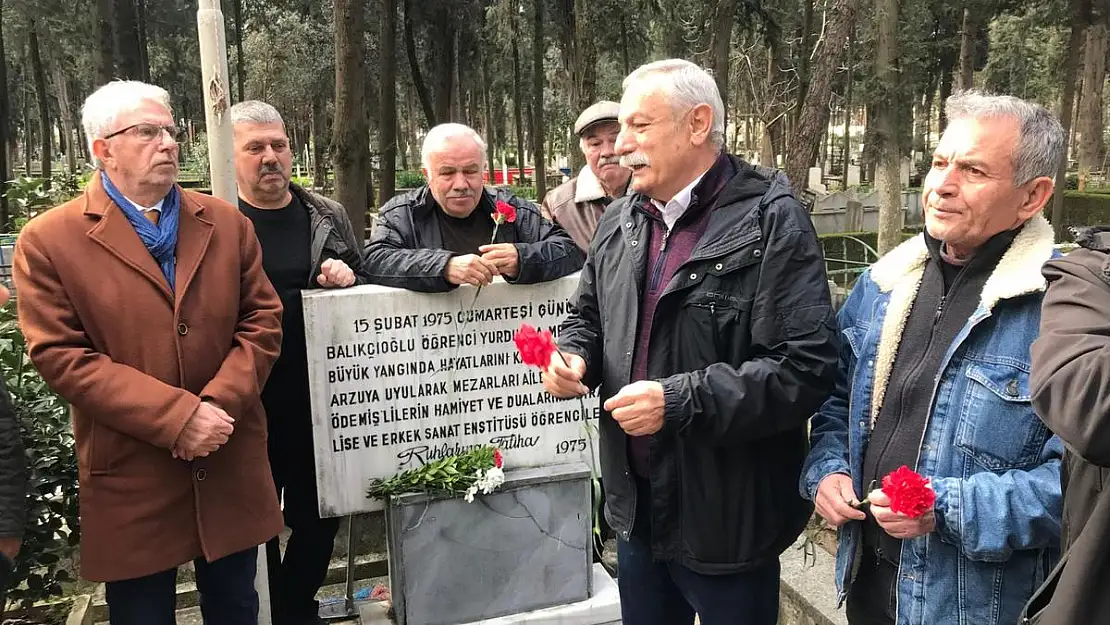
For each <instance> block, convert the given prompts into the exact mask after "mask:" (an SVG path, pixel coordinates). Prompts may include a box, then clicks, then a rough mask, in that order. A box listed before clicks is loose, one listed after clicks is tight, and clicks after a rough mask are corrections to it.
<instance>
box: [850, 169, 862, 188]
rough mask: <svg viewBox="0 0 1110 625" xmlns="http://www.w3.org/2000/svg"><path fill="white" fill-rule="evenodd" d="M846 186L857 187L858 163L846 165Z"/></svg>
mask: <svg viewBox="0 0 1110 625" xmlns="http://www.w3.org/2000/svg"><path fill="white" fill-rule="evenodd" d="M848 186H849V187H858V186H859V165H849V166H848Z"/></svg>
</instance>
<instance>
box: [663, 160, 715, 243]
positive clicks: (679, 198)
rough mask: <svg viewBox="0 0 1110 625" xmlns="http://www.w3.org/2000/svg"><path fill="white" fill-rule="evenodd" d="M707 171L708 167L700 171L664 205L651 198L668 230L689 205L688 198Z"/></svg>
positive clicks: (671, 228) (672, 227)
mask: <svg viewBox="0 0 1110 625" xmlns="http://www.w3.org/2000/svg"><path fill="white" fill-rule="evenodd" d="M708 171H709V169H706V170H705V171H703V172H701V175H700V176H698V177H697V178H694V180H693V182H691V183H690V184H688V185H686V188H684V189H683V190H681V191H679V192H678V193H676V194H675V196H674V197H673V198H671V201H670V202H667V204H666V205H664V204H663V203H662V202H660V201H659V200H656V199H654V198H653V199H652V200H651V203H652V204H654V205H655V208H658V209H659V212H660V213H662V214H663V223H665V224H667V231H668V232H669V231H671V230H673V229H674V225H675V223H677V222H678V220H679V219H680V218H682V215H683V213H685V212H686V209H687V208H689V207H690V198H691V196H693V194H694V188H695V187H697V186H698V183H699V182H701V179H702V178H704V177H705V174H706V172H708Z"/></svg>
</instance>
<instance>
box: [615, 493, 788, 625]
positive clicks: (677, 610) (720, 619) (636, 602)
mask: <svg viewBox="0 0 1110 625" xmlns="http://www.w3.org/2000/svg"><path fill="white" fill-rule="evenodd" d="M650 511H651V492H650V488H649V487H648V486H647V484H646V483H644V482H642V481H641V480H637V499H636V522H635V523H634V525H633V529H632V535H631V536H629V537H628V540H623V539H620V538H618V539H617V569H618V575H617V585H618V586H619V588H620V595H621V622H622V623H624V625H693V623H694V615H695V613H696V614H697V616H698V618H699V619H700V621H701V623H702V624H703V625H774V624H775V623H776V622H778V615H779V561H778V559H777V558H775V559H772V560H769V561H768V562H767V563H766V564H764V565H763V566H761V567H759V568H756V569H752V570H750V571H744V572H742V573H732V574H727V575H705V574H702V573H697V572H695V571H692V570H690V569H688V568H686V567H684V566H682V565H680V564H676V563H673V562H661V561H657V560H655V559H654V558H653V556H652V552H651V514H650Z"/></svg>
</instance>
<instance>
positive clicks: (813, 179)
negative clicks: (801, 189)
mask: <svg viewBox="0 0 1110 625" xmlns="http://www.w3.org/2000/svg"><path fill="white" fill-rule="evenodd" d="M808 182H809V184H808V186H809V188H810V189H813V190H814V191H817V192H818V193H825V192H826V191H827V189H826V187H825V183H824V182H823V181H822V178H821V168H820V167H810V168H809V181H808Z"/></svg>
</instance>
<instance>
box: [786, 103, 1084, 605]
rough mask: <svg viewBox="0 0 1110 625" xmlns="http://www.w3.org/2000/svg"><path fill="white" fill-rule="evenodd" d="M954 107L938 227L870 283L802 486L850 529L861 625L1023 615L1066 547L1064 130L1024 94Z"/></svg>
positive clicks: (844, 311)
mask: <svg viewBox="0 0 1110 625" xmlns="http://www.w3.org/2000/svg"><path fill="white" fill-rule="evenodd" d="M945 110H946V113H947V116H948V127H947V128H946V129H945V131H944V134H943V136H942V137H941V139H940V142H939V143H938V144H937V148H936V151H935V152H934V153H933V161H932V169H930V171H929V173H928V175H927V176H926V178H925V184H924V188H923V190H922V202H923V204H924V208H925V232H924V233H922V234H920V235H918V236H916V237H914V238H913V239H910V240H909V241H906V242H905V243H903V244H902V245H901V246H899V247H897V248H895V249H894V250H893V251H891V252H890V253H889V254H887V255H885V256H883V257H882V258H881V259H879V261H878V262H876V263H875V264H874V265H872V266H871V267H870V268H869V269H868V270H867V271H866V272H864V274H863V275H862V276H860V278H859V280H858V281H857V282H856V286H855V288H854V289H853V290H852V294H851V296H850V297H849V298H848V301H847V302H845V304H844V306H843V307H842V308H841V309H840V313H839V322H840V331H841V333H842V334H843V336H844V338H845V340H844V342H843V344H842V345H841V350H840V371H839V375H838V382H837V385H836V390H835V391H834V392H833V395H832V397H830V398H829V399H828V401H826V402H825V404H824V405H823V406H822V407H821V409H820V410H819V411H818V412H817V414H816V415H815V416H814V417H813V421H812V424H811V432H812V433H811V438H812V451H811V452H810V454H809V458H808V459H807V461H806V469H805V474H804V476H803V478H802V480H801V491H802V494H803V495H805V496H806V497H808V498H810V499H812V500H813V501H814V502H815V503H816V504H817V512H818V513H819V514H820V515H821V516H822V517H824V518H825V520H826V521H827V522H828V523H829V525H832V526H833V527H837V528H839V530H840V532H839V541H838V545H837V562H836V564H837V566H836V584H837V590H838V591H839V598H840V601H844V600H845V598H846V599H847V602H848V605H847V614H848V622H849V623H850V624H851V625H882V624H887V625H893V624H894V623H898V624H899V625H933V624H936V623H981V624H987V623H990V624H992V625H993V624H996V623H997V624H1003V623H1005V624H1010V623H1017V622H1018V619H1019V615H1020V612H1021V609H1022V606H1023V604H1024V603H1025V602H1026V600H1027V599H1029V596H1030V595H1031V593H1032V592H1033V590H1034V589H1035V588H1036V586H1037V584H1039V583H1040V581H1041V580H1043V579H1044V578H1045V576H1046V575H1047V574H1048V572H1049V571H1050V570H1051V568H1052V563H1053V561H1054V560H1055V559H1056V558H1057V557H1058V555H1059V543H1060V528H1061V493H1060V458H1061V455H1062V453H1063V445H1062V444H1061V442H1060V439H1059V438H1057V437H1055V436H1053V435H1052V432H1050V431H1049V430H1048V429H1047V428H1046V427H1045V425H1044V424H1043V423H1042V422H1041V420H1040V419H1038V418H1037V415H1036V413H1035V412H1034V411H1033V406H1032V405H1031V404H1030V395H1031V388H1030V377H1029V373H1030V364H1031V363H1030V346H1031V345H1032V344H1033V341H1034V339H1036V338H1037V335H1038V333H1039V322H1040V319H1041V300H1042V299H1043V298H1044V295H1045V279H1044V278H1043V277H1042V276H1041V266H1042V265H1043V264H1044V263H1045V261H1047V260H1049V259H1050V258H1052V257H1053V256H1055V255H1056V252H1054V249H1053V241H1052V238H1053V234H1052V227H1051V226H1050V225H1049V224H1048V221H1046V220H1045V218H1044V217H1043V216H1041V214H1040V213H1041V210H1042V209H1043V208H1044V206H1045V203H1046V202H1048V200H1049V198H1051V197H1052V191H1053V179H1054V176H1055V174H1056V170H1057V167H1058V166H1059V165H1060V161H1061V159H1063V158H1064V145H1065V136H1064V132H1063V129H1062V128H1061V126H1060V123H1059V122H1058V121H1056V119H1055V118H1053V117H1052V115H1051V114H1050V113H1049V112H1048V111H1046V110H1045V109H1044V108H1042V107H1040V106H1038V105H1036V104H1032V103H1029V102H1025V101H1023V100H1020V99H1018V98H1014V97H1010V96H991V95H984V94H981V93H978V92H974V91H972V92H965V93H961V94H957V95H954V96H952V97H950V98H949V99H948V101H947V103H946V106H945ZM903 466H908V467H910V468H911V469H914V470H916V471H917V472H918V473H920V474H921V475H923V476H924V477H926V478H928V479H929V487H930V488H931V489H932V490H933V491H934V492H935V495H936V497H935V503H934V504H933V505H932V506H931V507H929V509H927V510H926V511H925V513H924V514H922V515H921V516H916V517H911V516H907V515H906V514H904V513H902V512H895V507H894V506H893V505H892V501H891V499H893V496H891V497H888V496H887V493H886V492H884V490H883V488H882V480H883V477H884V476H886V475H888V474H890V473H891V472H893V471H895V470H897V469H899V468H900V467H903ZM873 489H874V490H873ZM864 497H866V498H867V501H868V502H869V503H868V507H866V508H861V506H860V505H859V502H860V501H861V500H862V499H863V498H864ZM1069 622H1076V623H1078V622H1084V621H1069ZM1087 622H1090V621H1087Z"/></svg>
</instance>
